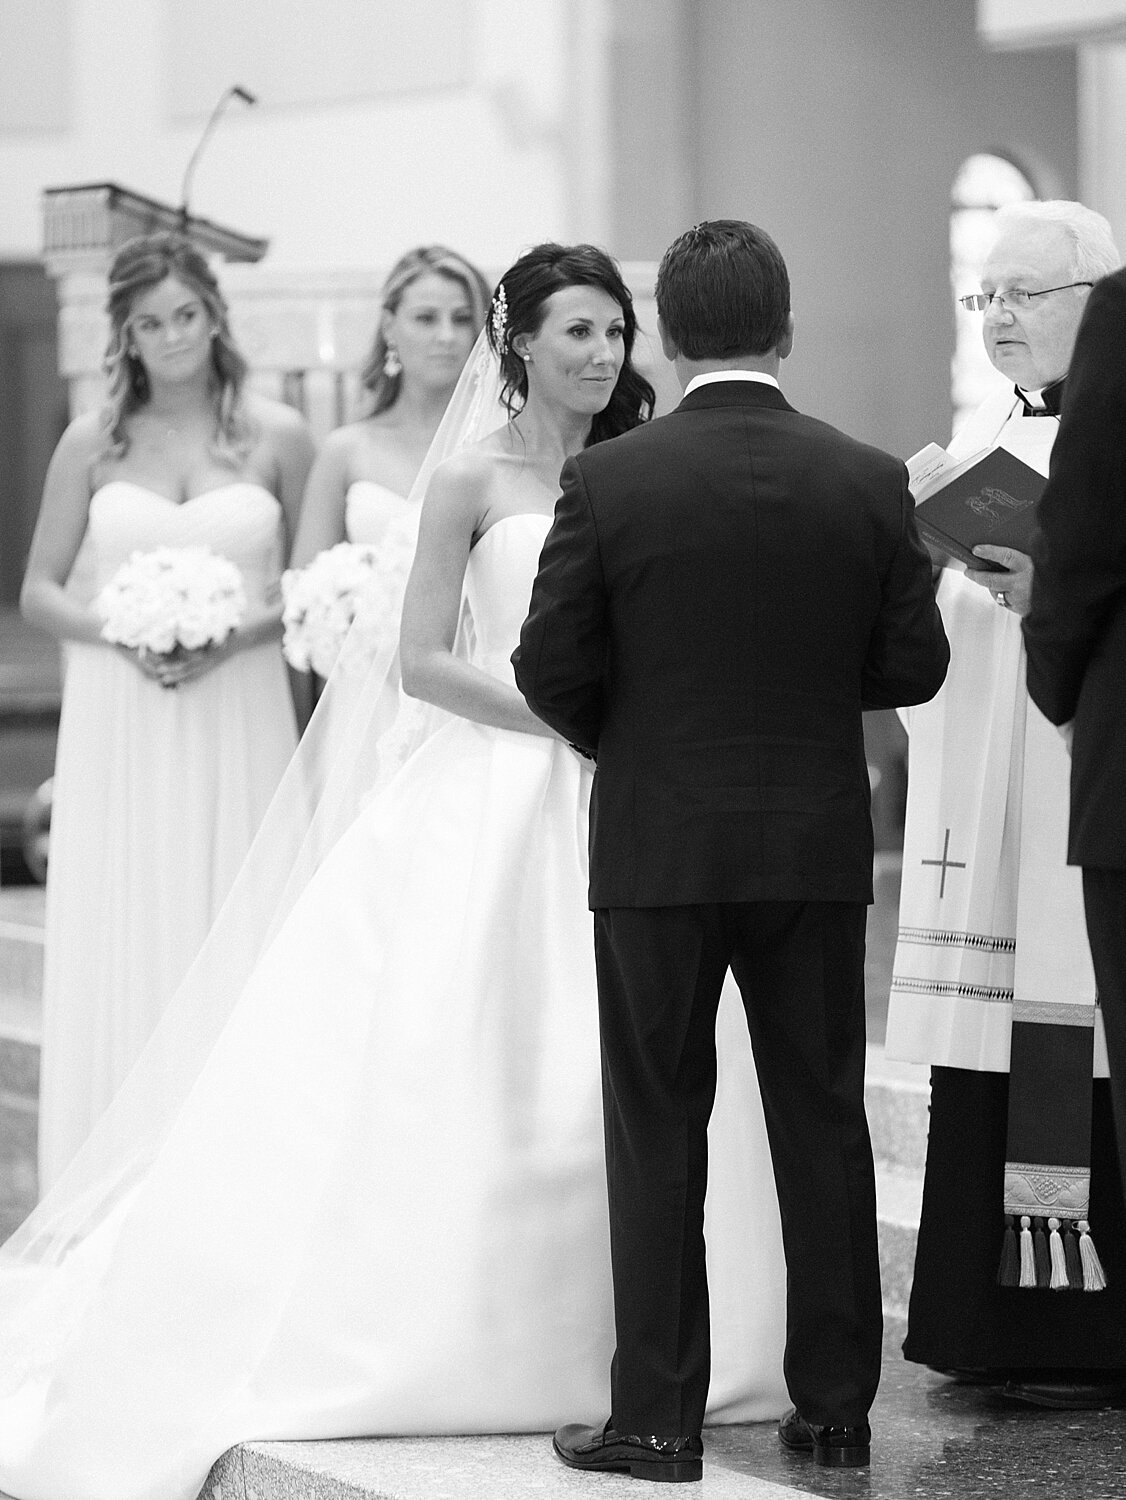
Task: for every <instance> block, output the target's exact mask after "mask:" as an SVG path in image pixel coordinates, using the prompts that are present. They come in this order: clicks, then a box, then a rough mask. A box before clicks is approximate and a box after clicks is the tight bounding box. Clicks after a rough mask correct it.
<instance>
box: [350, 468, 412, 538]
mask: <svg viewBox="0 0 1126 1500" xmlns="http://www.w3.org/2000/svg"><path fill="white" fill-rule="evenodd" d="M417 509H418V506H417V504H415V503H413V502H412V501H410V500H407V499H405V498H404V497H403V496H402V495H400V494H399V493H398V492H397V491H396V490H391V489H388V488H387V486H386V485H385V484H378V483H377V482H376V481H375V480H374V479H354V480H353V481H352V483H351V484H350V485H349V486H348V492H347V494H346V495H345V496H344V534H345V536H346V537H347V539H348V540H349V541H350V542H369V543H371V544H372V545H373V546H378V545H379V543H380V542H381V541H382V540H383V538H384V537H385V536H386V535H387V532H388V530H389V529H390V527H391V526H393V525H394V524H395V522H396V521H401V520H402V519H403V518H404V516H407V515H409V514H410V512H411V511H412V510H417Z"/></svg>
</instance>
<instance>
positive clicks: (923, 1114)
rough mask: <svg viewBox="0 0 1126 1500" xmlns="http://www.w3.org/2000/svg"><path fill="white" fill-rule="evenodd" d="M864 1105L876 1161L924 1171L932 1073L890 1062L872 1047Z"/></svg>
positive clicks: (909, 1065) (905, 1064)
mask: <svg viewBox="0 0 1126 1500" xmlns="http://www.w3.org/2000/svg"><path fill="white" fill-rule="evenodd" d="M864 1103H865V1107H866V1108H867V1111H868V1128H869V1130H870V1131H871V1135H872V1152H873V1155H874V1156H875V1157H876V1159H877V1161H885V1162H888V1163H890V1164H891V1165H893V1166H897V1167H911V1168H916V1169H918V1170H922V1166H923V1163H924V1162H925V1161H926V1156H927V1129H928V1125H929V1112H930V1070H929V1068H927V1067H926V1066H925V1065H923V1064H916V1063H900V1062H891V1061H889V1060H888V1058H886V1057H885V1056H884V1049H883V1048H882V1047H880V1046H875V1045H873V1044H871V1043H870V1044H869V1046H868V1059H867V1063H866V1066H865V1083H864Z"/></svg>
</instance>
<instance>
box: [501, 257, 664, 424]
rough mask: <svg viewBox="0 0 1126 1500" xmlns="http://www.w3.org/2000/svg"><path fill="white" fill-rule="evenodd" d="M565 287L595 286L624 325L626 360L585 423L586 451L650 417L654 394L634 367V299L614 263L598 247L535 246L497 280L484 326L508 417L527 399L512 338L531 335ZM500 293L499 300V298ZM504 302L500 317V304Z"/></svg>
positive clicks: (524, 371)
mask: <svg viewBox="0 0 1126 1500" xmlns="http://www.w3.org/2000/svg"><path fill="white" fill-rule="evenodd" d="M568 286H595V287H600V288H601V289H602V291H604V292H606V293H607V295H608V296H610V297H612V298H613V299H614V301H615V302H616V303H617V304H618V306H619V307H620V308H621V310H622V321H623V322H624V324H625V330H624V334H623V339H622V342H623V343H624V345H625V351H626V352H625V359H624V360H623V362H622V368H621V373H620V374H619V376H618V380H617V384H616V385H615V386H614V394H613V395H612V396H611V397H610V400H609V402H608V403H607V405H606V407H605V408H604V409H603V410H602V411H600V412H598V413H597V414H596V416H595V418H594V420H593V421H592V422H591V424H590V432H589V434H588V435H587V440H586V445H585V446H586V447H588V448H589V447H590V445H591V444H592V443H599V442H601V441H602V440H603V439H604V438H611V437H617V436H618V434H619V433H622V432H628V431H629V430H630V428H631V427H638V426H640V424H641V423H642V422H646V421H648V420H649V418H650V417H651V416H652V415H653V406H654V403H655V401H656V394H655V392H654V390H653V387H652V386H651V385H650V384H649V382H648V381H647V380H646V379H645V376H644V375H642V374H641V373H640V372H639V371H638V370H637V369H636V368H635V367H634V363H633V345H634V340H635V339H636V338H637V315H636V313H635V312H634V310H633V297H632V296H631V295H630V290H629V287H627V286H626V284H625V282H624V281H623V280H622V274H621V272H620V271H619V270H618V267H617V264H616V263H615V262H614V261H613V260H611V258H610V257H609V256H608V255H607V254H606V252H605V250H600V249H599V248H598V246H597V245H557V244H555V243H554V242H551V241H549V242H547V243H545V244H542V245H535V246H533V247H532V249H531V250H528V251H526V252H525V254H523V255H522V256H521V257H520V259H519V260H518V261H516V263H515V264H514V265H513V266H511V267H510V268H509V269H508V270H507V271H506V272H505V273H504V275H503V276H502V277H501V279H500V282H499V283H498V285H497V290H496V296H495V297H494V299H493V314H492V316H491V317H490V319H489V322H488V339H489V344H490V345H491V347H492V350H493V353H494V354H495V355H496V356H497V358H498V359H499V360H500V376H501V392H500V394H501V400H502V401H503V402H504V404H505V406H506V407H507V408H508V414H509V416H510V417H515V416H517V415H518V414H519V413H520V412H521V411H522V410H523V409H524V404H525V402H526V401H527V399H528V371H527V369H526V367H525V364H524V361H523V360H522V359H521V358H520V356H519V355H518V354H517V353H516V351H515V350H514V349H513V347H512V341H513V339H514V338H515V337H516V336H517V334H521V333H528V334H532V335H535V334H537V333H538V332H539V331H540V328H541V327H542V325H543V320H544V318H545V316H546V314H547V299H548V298H549V297H550V296H551V295H552V293H553V292H558V291H561V290H562V289H563V288H564V287H568ZM502 292H503V299H502V295H501V294H502ZM502 300H503V314H504V315H503V318H502V316H501V311H502V308H501V304H502Z"/></svg>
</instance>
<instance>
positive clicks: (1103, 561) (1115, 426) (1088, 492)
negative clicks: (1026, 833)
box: [1023, 272, 1126, 724]
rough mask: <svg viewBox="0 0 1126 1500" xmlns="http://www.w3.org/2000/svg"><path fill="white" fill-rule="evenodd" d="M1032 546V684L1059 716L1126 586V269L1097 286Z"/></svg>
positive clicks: (1040, 702)
mask: <svg viewBox="0 0 1126 1500" xmlns="http://www.w3.org/2000/svg"><path fill="white" fill-rule="evenodd" d="M1038 518H1039V523H1040V530H1039V533H1038V535H1037V537H1036V539H1035V541H1034V542H1033V545H1032V560H1033V563H1034V565H1035V569H1036V571H1035V574H1034V576H1033V580H1032V607H1031V609H1030V611H1029V613H1028V615H1027V616H1026V617H1025V619H1024V621H1023V627H1024V640H1025V646H1026V647H1027V651H1028V691H1029V694H1030V695H1031V697H1032V700H1033V702H1034V703H1035V704H1036V705H1037V707H1038V708H1039V709H1040V711H1041V712H1042V713H1043V714H1044V715H1045V717H1046V718H1048V719H1049V720H1051V722H1052V723H1053V724H1066V723H1067V722H1068V720H1069V719H1072V718H1074V716H1075V709H1076V705H1077V704H1078V701H1079V691H1080V688H1081V687H1082V684H1083V677H1084V674H1085V672H1086V670H1087V665H1088V663H1089V661H1090V659H1091V656H1092V653H1093V652H1094V651H1095V650H1096V648H1097V646H1098V643H1099V640H1100V638H1101V636H1102V633H1103V630H1104V628H1105V625H1106V623H1107V620H1108V617H1109V616H1110V614H1111V612H1112V610H1113V608H1114V607H1115V605H1116V604H1117V603H1120V602H1121V599H1122V594H1123V590H1124V588H1126V277H1124V276H1123V275H1122V273H1120V272H1119V273H1116V274H1115V275H1114V276H1111V277H1108V278H1107V279H1106V280H1105V281H1101V282H1099V284H1098V285H1097V286H1096V287H1095V289H1094V291H1093V292H1092V293H1091V296H1090V299H1089V300H1088V303H1087V309H1086V312H1085V313H1084V315H1083V321H1082V323H1081V324H1080V328H1079V337H1078V339H1077V340H1076V344H1075V353H1074V355H1073V357H1072V361H1071V368H1070V370H1069V372H1068V377H1067V385H1066V386H1065V388H1064V406H1063V413H1062V416H1061V419H1060V430H1059V435H1058V437H1057V438H1056V442H1055V446H1054V447H1053V449H1052V463H1051V470H1050V473H1049V478H1048V483H1047V486H1046V488H1045V490H1044V494H1043V497H1042V498H1041V501H1040V509H1039V512H1038Z"/></svg>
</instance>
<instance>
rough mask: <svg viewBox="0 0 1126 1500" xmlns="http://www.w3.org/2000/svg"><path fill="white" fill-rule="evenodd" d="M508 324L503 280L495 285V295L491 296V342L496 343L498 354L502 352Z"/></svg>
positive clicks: (506, 299)
mask: <svg viewBox="0 0 1126 1500" xmlns="http://www.w3.org/2000/svg"><path fill="white" fill-rule="evenodd" d="M507 326H508V296H507V294H506V293H505V290H504V282H503V281H502V282H501V284H500V286H498V287H497V291H496V296H495V297H494V298H493V343H494V344H495V345H496V351H497V353H498V354H503V353H504V335H505V329H506V328H507Z"/></svg>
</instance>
